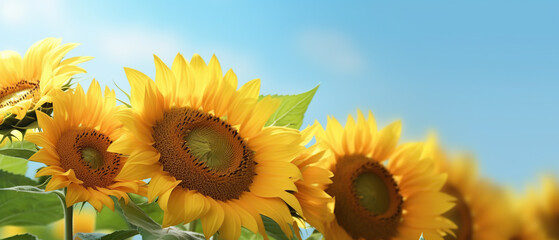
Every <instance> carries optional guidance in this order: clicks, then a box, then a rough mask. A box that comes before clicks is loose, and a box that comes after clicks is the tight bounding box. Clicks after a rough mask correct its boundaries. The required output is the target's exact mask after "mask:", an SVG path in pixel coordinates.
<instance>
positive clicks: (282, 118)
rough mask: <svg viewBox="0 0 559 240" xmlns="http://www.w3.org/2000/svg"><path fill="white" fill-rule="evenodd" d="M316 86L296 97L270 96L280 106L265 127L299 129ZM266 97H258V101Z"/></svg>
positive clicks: (316, 88)
mask: <svg viewBox="0 0 559 240" xmlns="http://www.w3.org/2000/svg"><path fill="white" fill-rule="evenodd" d="M316 90H318V86H316V87H314V88H313V89H311V90H310V91H308V92H304V93H301V94H297V95H271V97H272V98H276V99H280V100H281V105H280V106H279V108H278V109H277V110H276V112H274V114H272V116H271V117H270V119H268V122H266V125H265V126H282V127H290V128H295V129H299V128H300V127H301V125H303V118H304V116H305V112H306V111H307V108H308V106H309V104H310V103H311V100H312V98H313V97H314V94H315V93H316ZM264 97H266V96H260V99H262V98H264Z"/></svg>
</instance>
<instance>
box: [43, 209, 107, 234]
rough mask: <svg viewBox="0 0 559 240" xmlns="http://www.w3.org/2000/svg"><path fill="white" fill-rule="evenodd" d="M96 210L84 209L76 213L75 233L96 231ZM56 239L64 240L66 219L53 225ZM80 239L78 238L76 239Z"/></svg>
mask: <svg viewBox="0 0 559 240" xmlns="http://www.w3.org/2000/svg"><path fill="white" fill-rule="evenodd" d="M95 216H96V213H95V210H93V209H89V208H86V209H82V210H81V211H74V218H73V219H74V225H73V226H74V231H73V232H75V233H92V232H94V231H95ZM52 227H53V235H54V237H55V238H54V239H64V219H60V220H59V221H56V222H54V223H53V226H52ZM76 238H77V239H79V238H78V237H76Z"/></svg>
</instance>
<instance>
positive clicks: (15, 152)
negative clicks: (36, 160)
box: [0, 149, 37, 160]
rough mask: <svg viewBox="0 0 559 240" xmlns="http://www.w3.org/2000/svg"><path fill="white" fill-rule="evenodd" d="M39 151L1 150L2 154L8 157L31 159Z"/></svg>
mask: <svg viewBox="0 0 559 240" xmlns="http://www.w3.org/2000/svg"><path fill="white" fill-rule="evenodd" d="M36 152H37V151H33V150H28V149H0V154H1V155H4V156H8V157H15V158H22V159H26V160H27V159H29V158H30V157H31V156H33V154H35V153H36Z"/></svg>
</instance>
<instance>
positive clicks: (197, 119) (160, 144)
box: [153, 108, 256, 201]
mask: <svg viewBox="0 0 559 240" xmlns="http://www.w3.org/2000/svg"><path fill="white" fill-rule="evenodd" d="M153 139H154V142H155V143H154V144H153V146H154V147H155V148H156V149H157V150H158V151H159V153H160V154H161V156H160V158H159V162H160V163H161V165H163V170H164V171H166V172H168V173H169V174H170V175H171V176H173V177H174V178H175V179H177V180H181V183H180V184H179V186H180V187H182V188H184V189H189V190H196V191H198V192H199V193H201V194H204V195H206V196H209V197H212V198H213V199H216V200H221V201H227V200H230V199H238V198H239V197H240V196H241V194H242V193H243V192H248V191H249V187H250V184H251V183H252V179H253V177H254V176H255V175H256V172H255V169H254V168H255V165H256V162H255V161H254V160H253V151H252V150H251V149H250V148H248V146H247V144H246V142H245V140H244V139H243V138H242V137H241V136H240V135H239V133H238V132H237V130H236V129H235V128H233V127H232V126H231V125H229V124H227V123H226V122H225V121H223V120H221V119H220V118H218V117H215V116H213V115H212V114H209V113H206V112H202V111H198V110H194V109H190V108H174V109H171V110H170V111H168V112H166V113H165V114H164V115H163V119H162V120H161V121H159V122H157V123H156V124H155V126H154V127H153Z"/></svg>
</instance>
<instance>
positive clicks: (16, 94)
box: [0, 80, 39, 108]
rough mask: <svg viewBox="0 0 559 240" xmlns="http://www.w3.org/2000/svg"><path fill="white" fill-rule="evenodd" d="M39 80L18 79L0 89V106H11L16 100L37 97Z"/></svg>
mask: <svg viewBox="0 0 559 240" xmlns="http://www.w3.org/2000/svg"><path fill="white" fill-rule="evenodd" d="M38 94H39V82H31V81H25V80H22V81H19V82H18V83H16V84H14V85H11V86H5V87H3V88H1V89H0V108H3V107H7V106H13V105H15V104H17V103H18V102H20V101H22V100H25V99H31V98H36V97H38Z"/></svg>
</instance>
